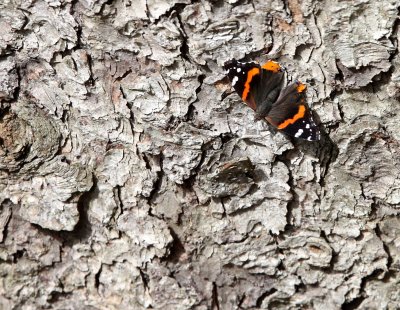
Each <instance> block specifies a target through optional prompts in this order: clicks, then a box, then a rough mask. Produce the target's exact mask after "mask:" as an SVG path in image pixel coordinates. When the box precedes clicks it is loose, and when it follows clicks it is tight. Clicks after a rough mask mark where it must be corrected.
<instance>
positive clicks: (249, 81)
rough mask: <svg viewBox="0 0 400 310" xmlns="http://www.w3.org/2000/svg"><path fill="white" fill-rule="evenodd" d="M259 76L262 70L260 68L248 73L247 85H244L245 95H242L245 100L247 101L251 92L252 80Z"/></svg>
mask: <svg viewBox="0 0 400 310" xmlns="http://www.w3.org/2000/svg"><path fill="white" fill-rule="evenodd" d="M257 74H260V69H258V68H253V69H251V70H250V71H249V72H247V80H246V83H244V89H243V94H242V99H243V100H246V98H247V95H248V94H249V91H250V83H251V80H252V79H253V77H254V76H255V75H257Z"/></svg>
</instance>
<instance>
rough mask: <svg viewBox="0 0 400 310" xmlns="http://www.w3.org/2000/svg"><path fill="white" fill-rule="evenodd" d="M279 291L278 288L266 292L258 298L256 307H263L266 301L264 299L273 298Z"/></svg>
mask: <svg viewBox="0 0 400 310" xmlns="http://www.w3.org/2000/svg"><path fill="white" fill-rule="evenodd" d="M276 291H277V289H276V288H274V287H273V288H271V289H269V290H267V291H265V292H264V293H263V294H262V295H261V296H259V297H258V298H257V301H256V306H257V307H261V306H262V303H263V301H264V299H265V298H267V297H268V296H271V295H272V294H273V293H275V292H276Z"/></svg>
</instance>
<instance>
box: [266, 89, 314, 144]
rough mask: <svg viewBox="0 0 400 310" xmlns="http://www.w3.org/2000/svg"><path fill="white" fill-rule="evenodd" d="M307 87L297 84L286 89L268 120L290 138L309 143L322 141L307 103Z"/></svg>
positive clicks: (274, 105) (272, 109)
mask: <svg viewBox="0 0 400 310" xmlns="http://www.w3.org/2000/svg"><path fill="white" fill-rule="evenodd" d="M305 91H306V86H305V85H304V84H302V83H301V82H295V83H293V84H290V85H288V86H287V87H286V88H284V89H283V90H282V92H281V94H280V96H279V98H278V100H277V101H276V102H275V103H274V104H273V105H272V107H271V109H270V111H269V113H268V115H267V116H266V119H267V121H268V122H269V123H271V124H272V125H273V126H275V127H276V128H278V129H279V130H282V131H283V132H285V133H286V134H288V135H289V136H293V137H295V138H300V139H304V140H308V141H317V140H319V139H320V131H319V129H318V127H317V125H316V124H315V122H314V119H313V116H312V113H311V111H310V109H309V107H308V105H307V103H306V97H305Z"/></svg>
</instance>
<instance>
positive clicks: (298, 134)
mask: <svg viewBox="0 0 400 310" xmlns="http://www.w3.org/2000/svg"><path fill="white" fill-rule="evenodd" d="M302 133H303V129H299V130H297V132H296V134H295V135H294V136H295V138H298V137H300V136H301V135H302Z"/></svg>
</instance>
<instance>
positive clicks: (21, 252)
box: [11, 249, 26, 264]
mask: <svg viewBox="0 0 400 310" xmlns="http://www.w3.org/2000/svg"><path fill="white" fill-rule="evenodd" d="M25 253H26V250H25V249H21V250H17V251H15V253H13V254H12V255H11V256H12V262H13V264H16V263H17V262H18V260H19V259H20V258H22V257H23V256H24V255H25Z"/></svg>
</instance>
